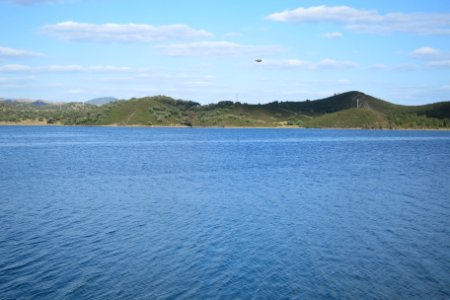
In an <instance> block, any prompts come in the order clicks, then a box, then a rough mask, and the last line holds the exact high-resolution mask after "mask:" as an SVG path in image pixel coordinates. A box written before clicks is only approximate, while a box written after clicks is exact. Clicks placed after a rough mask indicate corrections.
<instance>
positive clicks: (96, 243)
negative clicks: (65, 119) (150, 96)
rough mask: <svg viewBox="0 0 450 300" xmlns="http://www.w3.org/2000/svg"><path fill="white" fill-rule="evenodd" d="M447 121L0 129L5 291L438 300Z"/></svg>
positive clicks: (443, 262) (445, 257)
mask: <svg viewBox="0 0 450 300" xmlns="http://www.w3.org/2000/svg"><path fill="white" fill-rule="evenodd" d="M449 177H450V132H448V131H445V132H442V131H364V130H306V129H191V128H105V127H0V298H1V299H81V298H84V299H175V298H177V299H209V298H215V299H361V298H362V299H449V298H450V184H449V183H450V180H449Z"/></svg>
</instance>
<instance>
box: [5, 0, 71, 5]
mask: <svg viewBox="0 0 450 300" xmlns="http://www.w3.org/2000/svg"><path fill="white" fill-rule="evenodd" d="M0 2H2V1H0ZM3 2H9V3H13V4H18V5H36V4H51V3H61V2H66V1H65V0H3Z"/></svg>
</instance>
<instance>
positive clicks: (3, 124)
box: [0, 122, 450, 131]
mask: <svg viewBox="0 0 450 300" xmlns="http://www.w3.org/2000/svg"><path fill="white" fill-rule="evenodd" d="M13 126H17V127H32V126H35V127H110V128H191V129H196V128H202V129H203V128H211V129H312V130H314V129H320V130H376V131H382V130H388V131H393V130H397V131H414V130H417V131H450V128H358V127H299V126H255V127H250V126H183V125H160V126H155V125H119V124H108V125H98V124H97V125H65V124H46V123H43V122H42V123H39V122H36V123H35V122H23V123H11V122H0V127H13Z"/></svg>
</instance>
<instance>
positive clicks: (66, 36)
mask: <svg viewBox="0 0 450 300" xmlns="http://www.w3.org/2000/svg"><path fill="white" fill-rule="evenodd" d="M42 31H43V32H44V33H45V34H48V35H51V36H54V37H57V38H60V39H62V40H68V41H85V42H154V41H164V40H170V39H192V38H204V37H211V36H212V34H211V33H209V32H208V31H206V30H202V29H200V30H199V29H193V28H191V27H189V26H188V25H184V24H171V25H163V26H153V25H149V24H134V23H130V24H116V23H107V24H91V23H78V22H73V21H67V22H61V23H57V24H52V25H46V26H44V27H43V28H42Z"/></svg>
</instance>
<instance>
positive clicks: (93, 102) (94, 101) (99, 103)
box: [85, 97, 117, 105]
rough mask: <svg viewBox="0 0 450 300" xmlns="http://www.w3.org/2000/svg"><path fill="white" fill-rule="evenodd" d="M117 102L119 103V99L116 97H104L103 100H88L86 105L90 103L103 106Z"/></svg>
mask: <svg viewBox="0 0 450 300" xmlns="http://www.w3.org/2000/svg"><path fill="white" fill-rule="evenodd" d="M115 101H117V99H116V98H114V97H102V98H95V99H91V100H88V101H86V102H85V103H88V104H91V105H103V104H107V103H110V102H115Z"/></svg>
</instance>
